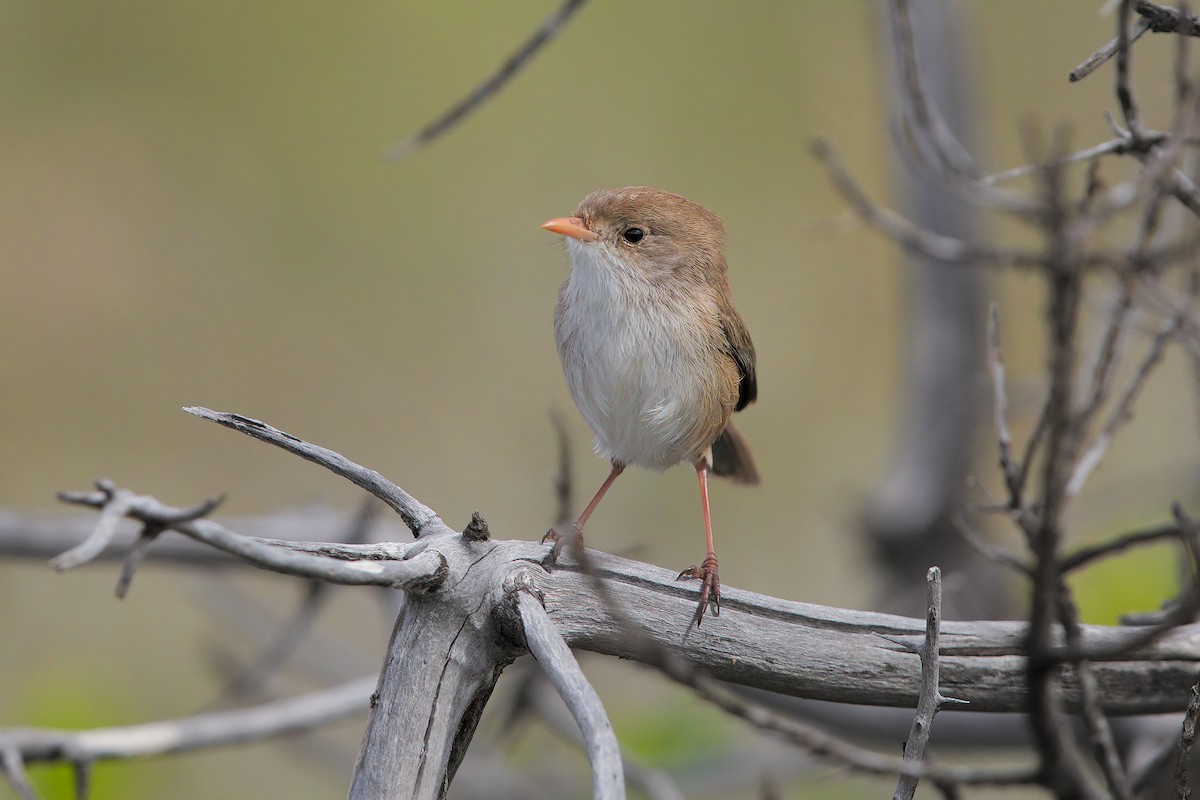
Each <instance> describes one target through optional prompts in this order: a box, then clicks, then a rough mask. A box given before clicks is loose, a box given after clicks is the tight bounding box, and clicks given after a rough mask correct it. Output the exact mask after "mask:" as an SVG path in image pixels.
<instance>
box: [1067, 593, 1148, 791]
mask: <svg viewBox="0 0 1200 800" xmlns="http://www.w3.org/2000/svg"><path fill="white" fill-rule="evenodd" d="M1058 602H1059V616H1060V617H1061V618H1062V624H1063V631H1064V636H1065V639H1066V643H1067V646H1068V647H1078V646H1079V644H1080V640H1081V638H1082V635H1083V634H1082V630H1081V626H1080V622H1079V608H1078V607H1077V606H1076V605H1075V601H1074V599H1073V598H1072V597H1071V590H1070V587H1069V586H1068V585H1067V583H1066V581H1065V580H1061V572H1060V581H1059V601H1058ZM1072 666H1073V667H1074V668H1075V675H1076V678H1077V679H1078V681H1079V690H1080V707H1081V708H1082V711H1083V714H1082V716H1083V721H1084V724H1085V726H1086V727H1087V730H1088V734H1089V735H1090V737H1091V744H1092V750H1093V752H1094V753H1095V754H1096V760H1097V761H1098V762H1099V764H1100V770H1101V772H1103V773H1104V779H1105V781H1106V782H1107V783H1108V788H1109V790H1110V791H1111V792H1112V794H1113V797H1114V798H1115V800H1133V789H1132V788H1131V787H1130V783H1129V776H1128V775H1126V773H1125V767H1124V766H1123V765H1122V763H1121V756H1120V754H1119V753H1118V752H1117V746H1116V743H1115V742H1114V741H1113V734H1112V726H1110V725H1109V723H1108V718H1107V717H1106V716H1105V715H1104V709H1103V708H1102V706H1101V701H1100V689H1099V686H1098V685H1097V683H1096V674H1095V672H1094V671H1093V670H1092V665H1091V664H1090V663H1089V662H1087V661H1076V662H1074V663H1073V664H1072Z"/></svg>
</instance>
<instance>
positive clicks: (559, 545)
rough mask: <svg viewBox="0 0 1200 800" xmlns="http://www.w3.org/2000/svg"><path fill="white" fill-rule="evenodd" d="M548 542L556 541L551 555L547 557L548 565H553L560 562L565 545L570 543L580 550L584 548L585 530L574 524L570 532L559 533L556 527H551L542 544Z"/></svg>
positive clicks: (551, 549)
mask: <svg viewBox="0 0 1200 800" xmlns="http://www.w3.org/2000/svg"><path fill="white" fill-rule="evenodd" d="M546 542H554V547H552V548H550V555H549V556H548V557H547V558H546V566H548V567H552V566H554V565H555V564H556V563H557V562H558V556H559V555H560V554H561V553H562V551H563V548H564V547H566V546H568V545H570V546H571V547H577V548H579V549H580V550H582V549H583V531H581V530H579V529H578V528H576V527H575V526H574V525H572V526H571V529H570V531H569V532H568V533H559V532H558V531H557V530H556V529H554V528H551V529H550V530H548V531H546V533H545V535H544V536H542V544H545V543H546Z"/></svg>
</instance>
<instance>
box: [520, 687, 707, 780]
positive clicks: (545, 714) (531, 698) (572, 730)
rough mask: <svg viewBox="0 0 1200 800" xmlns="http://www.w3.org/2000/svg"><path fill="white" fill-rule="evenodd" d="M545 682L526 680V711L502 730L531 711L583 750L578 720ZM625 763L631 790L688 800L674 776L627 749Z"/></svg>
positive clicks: (623, 753)
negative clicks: (551, 692) (549, 690)
mask: <svg viewBox="0 0 1200 800" xmlns="http://www.w3.org/2000/svg"><path fill="white" fill-rule="evenodd" d="M543 680H544V679H543V676H541V675H538V674H536V673H533V672H531V673H530V674H529V676H527V677H526V678H525V681H524V685H523V686H521V688H520V689H519V690H518V691H519V692H520V693H521V694H522V695H523V696H522V697H519V698H518V702H519V703H520V704H521V706H522V707H519V708H514V709H513V711H512V716H509V717H507V718H506V720H505V722H504V724H503V725H501V730H506V731H507V730H510V727H511V725H512V723H513V722H515V721H516V718H517V715H519V714H521V713H522V712H525V711H527V712H528V713H532V714H535V715H536V716H537V718H538V719H539V720H540V721H541V722H542V723H544V724H545V725H546V726H547V727H548V728H549V729H550V730H551V731H552V732H553V733H554V734H555V735H556V736H561V737H565V738H567V739H570V740H571V741H573V742H574V743H576V744H578V745H580V746H581V747H582V746H583V745H584V741H583V735H582V734H580V732H579V728H578V727H577V725H576V724H575V720H574V718H572V717H571V716H570V714H569V712H568V711H564V709H563V706H561V705H560V704H558V703H556V702H554V701H553V699H552V698H551V696H550V694H549V693H548V692H546V691H544V689H545V688H546V687H545V684H544V682H543ZM621 763H622V765H623V766H624V769H625V780H626V782H627V783H628V784H629V786H631V787H632V788H634V789H636V790H638V791H639V792H641V793H642V794H645V795H646V797H647V798H649V800H687V798H686V796H685V795H684V794H683V791H682V790H681V789H680V788H679V787H678V786H677V785H676V784H675V780H674V779H673V778H672V777H671V776H670V774H668V773H667V772H665V771H664V770H661V769H657V768H654V767H648V766H646V765H645V764H644V763H643V762H641V761H640V760H639V759H638V758H637V757H635V756H633V755H632V754H631V753H629V751H627V750H625V749H624V748H623V749H622V750H621Z"/></svg>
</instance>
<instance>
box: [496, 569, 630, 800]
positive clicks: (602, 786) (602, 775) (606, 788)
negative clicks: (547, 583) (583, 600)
mask: <svg viewBox="0 0 1200 800" xmlns="http://www.w3.org/2000/svg"><path fill="white" fill-rule="evenodd" d="M534 591H536V590H534V589H533V587H532V586H528V587H527V588H525V589H518V591H517V608H518V610H519V611H520V614H521V624H522V626H523V627H524V631H525V640H526V642H527V643H528V645H529V651H530V652H531V653H532V654H533V657H534V658H536V659H537V662H538V664H540V665H541V667H542V669H543V670H545V672H546V676H547V677H549V678H550V682H551V683H553V684H554V688H555V689H557V690H558V694H559V696H561V697H562V699H563V702H565V703H566V704H567V708H569V709H571V714H572V716H574V717H575V721H576V722H577V723H578V724H579V731H580V733H582V734H583V741H584V745H585V747H586V748H587V753H588V760H590V761H591V762H592V794H593V796H594V797H596V798H598V799H600V800H609V798H624V797H625V777H624V771H623V765H622V763H621V747H620V745H619V744H618V743H617V736H616V734H615V733H613V729H612V724H611V723H609V721H608V715H607V714H606V713H605V712H604V705H603V704H602V703H601V702H600V698H599V696H597V694H596V690H595V689H593V688H592V685H591V684H590V683H588V681H587V678H586V677H584V674H583V671H582V670H580V669H579V662H577V661H576V660H575V656H574V655H572V654H571V648H569V647H567V643H566V642H565V641H563V638H562V634H560V633H559V632H558V630H557V629H556V628H555V627H554V623H552V622H551V621H550V617H549V616H547V614H546V609H544V608H542V603H541V601H540V600H539V599H538V598H537V596H536V595H535V594H534V593H533V592H534Z"/></svg>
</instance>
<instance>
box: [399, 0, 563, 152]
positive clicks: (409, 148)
mask: <svg viewBox="0 0 1200 800" xmlns="http://www.w3.org/2000/svg"><path fill="white" fill-rule="evenodd" d="M585 2H586V0H564V2H563V4H562V5H561V6H559V7H558V9H557V10H556V11H554V13H552V14H551V15H550V16H548V17H546V19H545V20H543V21H542V24H541V26H540V27H539V28H538V29H537V30H536V31H534V33H533V35H532V36H530V37H529V39H528V40H526V41H525V43H524V44H522V45H521V46H520V47H519V48H517V51H516V52H515V53H513V54H512V55H510V56H509V57H508V58H507V59H506V60H505V61H504V63H503V64H501V65H500V68H499V69H498V70H496V71H495V72H494V73H492V74H491V75H489V76H488V77H487V78H486V79H485V80H484V81H483V83H481V84H479V85H478V86H476V87H475V88H474V89H472V90H471V92H470V93H469V94H468V95H467V96H466V97H464V98H463V99H462V100H459V101H458V102H457V103H455V104H454V105H453V106H451V107H450V108H449V109H447V110H446V111H445V112H444V113H443V114H442V115H441V116H439V117H437V118H436V119H434V120H433V121H432V122H430V123H429V124H427V125H426V126H425V127H423V128H421V130H419V131H417V132H416V133H415V134H413V135H412V136H410V137H409V138H407V139H405V140H403V141H401V142H397V143H396V144H394V145H392V146H391V147H389V148H388V149H387V150H385V151H384V154H383V157H384V158H385V159H387V160H388V161H398V160H400V159H402V158H405V157H407V156H410V155H412V154H413V153H415V152H416V151H418V150H420V149H421V148H423V147H425V146H426V145H428V144H430V143H431V142H433V141H434V140H436V139H439V138H441V137H442V135H444V134H445V133H446V132H448V131H450V130H451V129H452V128H454V127H455V126H456V125H458V123H460V122H462V121H463V120H464V119H466V117H467V116H468V115H470V114H471V113H472V112H473V111H476V110H477V109H479V107H480V106H482V105H483V104H484V103H485V102H487V101H488V100H490V99H491V98H492V97H494V96H495V95H496V94H497V93H498V92H499V91H500V90H501V89H503V88H504V86H505V84H507V83H508V82H509V81H511V80H512V79H513V78H515V77H516V76H517V74H518V73H520V72H521V70H523V69H524V68H525V67H526V66H528V64H529V62H530V61H532V60H533V57H534V56H535V55H537V54H538V51H540V50H541V49H542V48H543V47H545V46H546V45H547V44H549V43H550V41H551V40H552V39H554V37H555V36H557V35H558V34H559V32H560V31H561V30H562V29H563V28H564V27H565V26H566V24H567V22H568V21H569V20H570V19H571V17H572V16H574V15H575V12H576V11H578V10H579V9H580V8H582V7H583V5H584V3H585Z"/></svg>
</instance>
